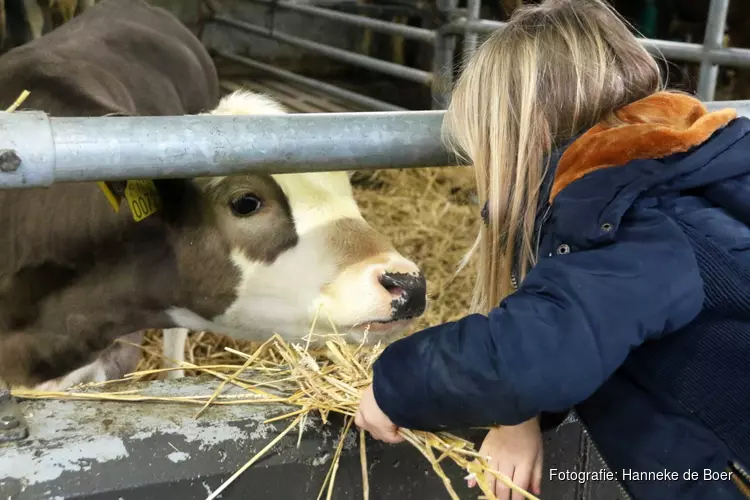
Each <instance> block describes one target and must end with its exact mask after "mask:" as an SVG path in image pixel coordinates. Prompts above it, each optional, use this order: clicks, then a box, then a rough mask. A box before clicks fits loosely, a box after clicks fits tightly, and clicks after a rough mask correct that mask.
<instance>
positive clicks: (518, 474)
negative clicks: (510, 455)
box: [511, 464, 534, 500]
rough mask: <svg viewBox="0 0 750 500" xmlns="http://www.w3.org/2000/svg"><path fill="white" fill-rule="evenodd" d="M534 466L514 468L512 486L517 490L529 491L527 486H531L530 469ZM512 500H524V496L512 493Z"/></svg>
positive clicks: (526, 465) (527, 465)
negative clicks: (517, 488) (516, 487)
mask: <svg viewBox="0 0 750 500" xmlns="http://www.w3.org/2000/svg"><path fill="white" fill-rule="evenodd" d="M533 465H534V464H524V465H519V466H518V467H516V470H515V471H513V484H515V485H516V486H518V487H519V488H521V489H523V490H526V491H529V485H530V484H531V468H532V467H533ZM511 499H512V500H524V496H523V495H522V494H521V493H518V492H516V491H514V492H513V493H512V495H511Z"/></svg>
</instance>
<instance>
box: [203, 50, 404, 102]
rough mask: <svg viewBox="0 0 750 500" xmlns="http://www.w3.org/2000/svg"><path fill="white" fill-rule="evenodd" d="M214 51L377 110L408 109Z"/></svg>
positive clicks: (253, 61)
mask: <svg viewBox="0 0 750 500" xmlns="http://www.w3.org/2000/svg"><path fill="white" fill-rule="evenodd" d="M212 52H213V53H214V54H216V55H218V56H220V57H223V58H224V59H228V60H230V61H234V62H236V63H238V64H242V65H243V66H247V67H249V68H252V69H258V70H260V71H264V72H266V73H268V74H271V75H274V76H276V77H278V78H281V79H283V80H287V81H290V82H295V83H299V84H300V85H305V86H307V87H309V88H311V89H316V90H320V91H322V92H325V93H327V94H329V95H332V96H335V97H340V98H341V99H346V100H348V101H351V102H353V103H356V104H360V105H362V106H365V107H367V108H370V109H373V110H377V111H406V109H404V108H402V107H399V106H395V105H393V104H390V103H387V102H383V101H380V100H378V99H373V98H372V97H368V96H366V95H362V94H359V93H357V92H351V91H349V90H345V89H342V88H340V87H337V86H335V85H331V84H329V83H325V82H321V81H320V80H316V79H314V78H308V77H306V76H301V75H298V74H296V73H292V72H291V71H287V70H285V69H281V68H277V67H275V66H271V65H270V64H266V63H262V62H260V61H256V60H254V59H248V58H247V57H242V56H239V55H237V54H232V53H230V52H224V51H221V50H212Z"/></svg>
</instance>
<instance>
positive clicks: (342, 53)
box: [212, 15, 432, 85]
mask: <svg viewBox="0 0 750 500" xmlns="http://www.w3.org/2000/svg"><path fill="white" fill-rule="evenodd" d="M212 19H213V20H214V21H216V22H218V23H221V24H224V25H227V26H231V27H232V28H236V29H238V30H240V31H244V32H246V33H251V34H254V35H258V36H263V37H267V38H271V39H273V40H277V41H279V42H283V43H286V44H287V45H291V46H293V47H299V48H301V49H305V50H309V51H311V52H317V53H319V54H322V55H324V56H327V57H330V58H331V59H337V60H339V61H342V62H345V63H349V64H353V65H355V66H361V67H363V68H367V69H369V70H372V71H379V72H381V73H386V74H388V75H391V76H396V77H399V78H403V79H405V80H411V81H414V82H417V83H421V84H424V85H430V84H431V83H432V74H430V73H428V72H426V71H420V70H418V69H414V68H408V67H406V66H401V65H399V64H394V63H390V62H386V61H381V60H380V59H375V58H374V57H367V56H363V55H360V54H355V53H353V52H349V51H347V50H343V49H337V48H335V47H331V46H329V45H324V44H322V43H317V42H311V41H309V40H305V39H304V38H299V37H296V36H292V35H287V34H285V33H279V32H278V31H272V30H269V29H267V28H263V27H260V26H254V25H252V24H249V23H246V22H243V21H237V20H235V19H232V18H231V17H227V16H224V15H218V16H214V17H213V18H212Z"/></svg>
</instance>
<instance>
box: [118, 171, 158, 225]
mask: <svg viewBox="0 0 750 500" xmlns="http://www.w3.org/2000/svg"><path fill="white" fill-rule="evenodd" d="M125 199H126V200H127V202H128V206H129V207H130V211H131V212H132V213H133V220H134V221H136V222H140V221H142V220H143V219H145V218H146V217H148V216H150V215H153V214H155V213H156V212H158V211H159V193H158V191H157V190H156V185H155V184H154V181H151V180H146V181H128V184H127V186H126V187H125Z"/></svg>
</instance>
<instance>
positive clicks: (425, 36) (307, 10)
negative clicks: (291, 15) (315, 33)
mask: <svg viewBox="0 0 750 500" xmlns="http://www.w3.org/2000/svg"><path fill="white" fill-rule="evenodd" d="M250 1H251V2H253V3H258V4H263V5H268V6H269V7H270V6H273V7H280V8H282V9H286V10H290V11H292V12H299V13H300V14H309V15H311V16H315V17H321V18H323V19H330V20H331V21H339V22H342V23H346V24H351V25H354V26H361V27H363V28H369V29H371V30H374V31H379V32H381V33H387V34H390V35H399V36H402V37H404V38H409V39H412V40H419V41H421V42H427V43H435V38H436V36H435V32H434V31H432V30H427V29H424V28H416V27H414V26H407V25H404V24H399V23H392V22H388V21H381V20H380V19H373V18H371V17H366V16H358V15H356V14H347V13H345V12H338V11H335V10H331V9H324V8H320V7H313V6H311V5H303V4H299V3H294V2H288V1H285V0H280V1H278V2H271V1H270V0H250Z"/></svg>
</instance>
